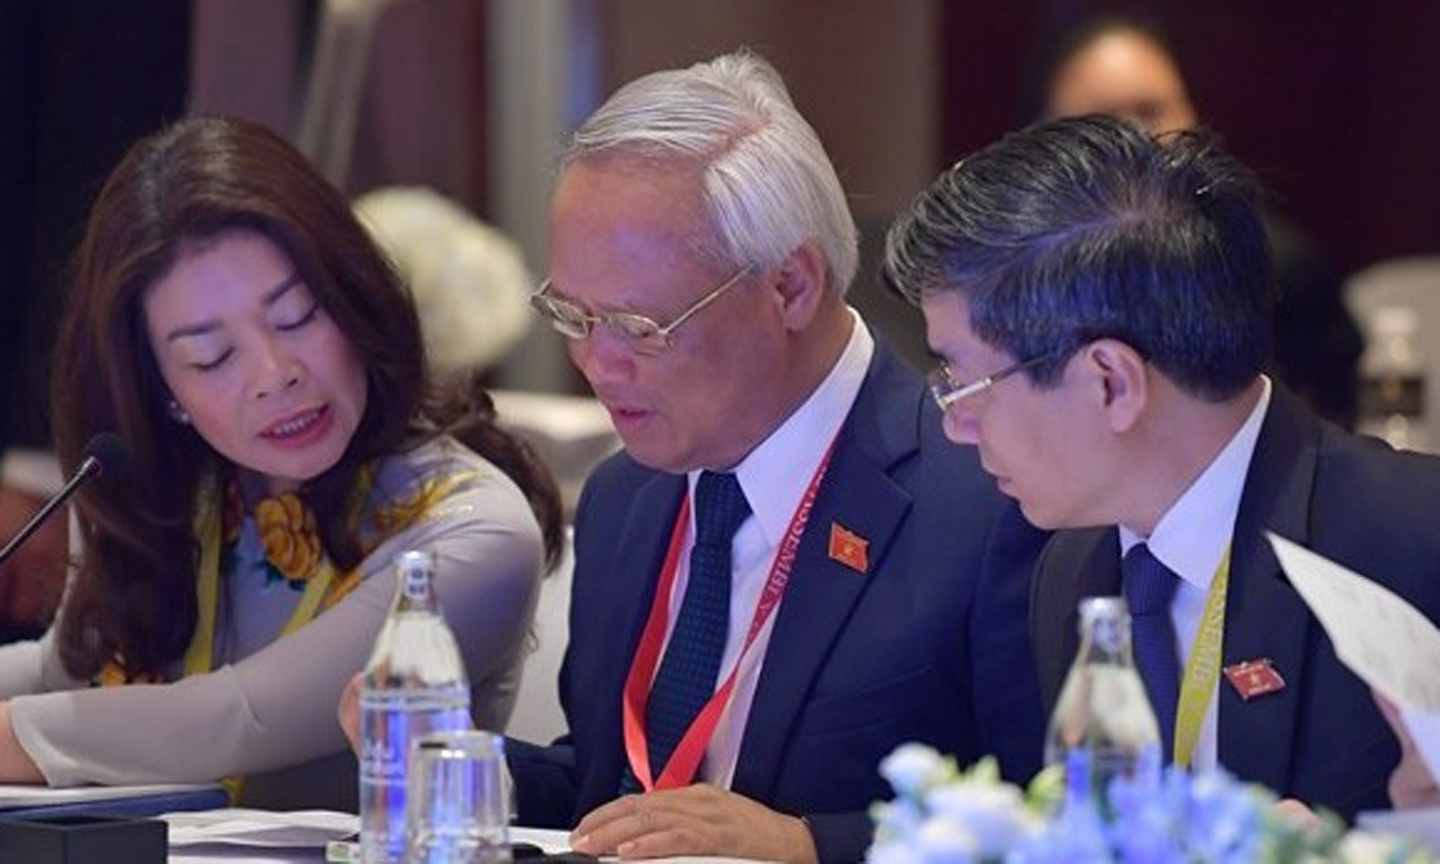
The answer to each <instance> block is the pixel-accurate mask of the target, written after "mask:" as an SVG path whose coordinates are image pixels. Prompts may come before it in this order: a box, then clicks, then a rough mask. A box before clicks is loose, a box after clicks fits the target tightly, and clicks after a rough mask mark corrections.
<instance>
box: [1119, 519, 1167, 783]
mask: <svg viewBox="0 0 1440 864" xmlns="http://www.w3.org/2000/svg"><path fill="white" fill-rule="evenodd" d="M1120 571H1121V574H1122V576H1123V578H1124V583H1125V603H1126V605H1127V606H1129V607H1130V623H1131V634H1132V638H1131V643H1132V644H1133V645H1134V648H1135V663H1136V665H1138V666H1139V667H1140V677H1141V678H1142V679H1144V681H1145V693H1146V694H1147V695H1148V696H1149V697H1150V707H1151V708H1152V709H1153V710H1154V711H1155V720H1156V722H1158V723H1159V724H1160V740H1161V742H1162V743H1163V744H1164V747H1165V761H1166V763H1167V764H1168V763H1169V762H1170V761H1171V760H1173V758H1174V748H1175V705H1176V702H1177V701H1178V700H1179V695H1180V657H1179V655H1178V653H1177V649H1176V644H1177V640H1176V637H1175V623H1174V621H1173V620H1171V618H1170V601H1172V600H1174V599H1175V591H1176V589H1178V588H1179V587H1180V577H1178V576H1176V575H1175V574H1174V573H1173V572H1171V570H1170V568H1169V567H1166V566H1165V565H1164V564H1161V563H1160V562H1159V560H1157V559H1156V558H1155V556H1154V555H1151V554H1150V550H1149V548H1147V547H1146V545H1145V544H1144V543H1137V544H1136V545H1135V546H1132V547H1131V548H1130V551H1129V552H1126V553H1125V560H1124V561H1122V562H1121V564H1120Z"/></svg>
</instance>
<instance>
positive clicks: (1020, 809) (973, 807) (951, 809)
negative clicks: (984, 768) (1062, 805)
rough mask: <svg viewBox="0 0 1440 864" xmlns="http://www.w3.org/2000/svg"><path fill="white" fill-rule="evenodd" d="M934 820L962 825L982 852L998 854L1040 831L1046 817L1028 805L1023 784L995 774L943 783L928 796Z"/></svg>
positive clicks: (926, 802)
mask: <svg viewBox="0 0 1440 864" xmlns="http://www.w3.org/2000/svg"><path fill="white" fill-rule="evenodd" d="M925 805H926V807H927V808H929V810H930V813H931V814H932V819H931V821H932V822H940V823H942V824H950V825H963V826H964V827H965V832H966V833H967V834H968V835H970V838H971V841H972V843H973V845H974V848H975V849H976V850H977V851H978V852H979V854H981V855H988V856H998V855H1001V854H1003V853H1004V852H1006V851H1008V850H1010V849H1013V848H1016V847H1018V846H1020V845H1021V844H1023V843H1024V842H1025V841H1026V840H1028V839H1030V837H1032V836H1034V835H1035V834H1038V833H1039V832H1040V829H1041V828H1042V827H1044V824H1045V820H1044V819H1042V818H1041V817H1040V816H1038V815H1037V814H1035V813H1032V812H1031V811H1030V810H1028V809H1027V808H1026V806H1025V796H1024V794H1023V793H1022V792H1021V791H1020V787H1018V786H1014V785H1011V784H1009V783H1001V782H999V777H998V775H997V776H996V777H993V778H985V779H980V780H971V781H967V782H963V783H955V784H953V785H950V786H942V787H940V788H938V789H934V790H932V791H931V792H930V794H928V795H926V796H925Z"/></svg>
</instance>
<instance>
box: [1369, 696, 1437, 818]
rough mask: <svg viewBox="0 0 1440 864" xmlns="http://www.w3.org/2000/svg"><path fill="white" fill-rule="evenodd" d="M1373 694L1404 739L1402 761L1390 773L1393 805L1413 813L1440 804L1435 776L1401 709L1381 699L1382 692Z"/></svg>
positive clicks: (1401, 741) (1392, 728)
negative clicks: (1421, 752) (1407, 725)
mask: <svg viewBox="0 0 1440 864" xmlns="http://www.w3.org/2000/svg"><path fill="white" fill-rule="evenodd" d="M1370 695H1372V696H1374V697H1375V704H1376V705H1378V706H1380V713H1381V714H1384V715H1385V720H1386V722H1388V723H1389V724H1390V729H1391V731H1393V732H1394V733H1395V737H1396V738H1399V739H1400V762H1399V764H1397V765H1396V766H1395V770H1394V771H1393V772H1391V774H1390V806H1391V807H1394V808H1395V809H1396V810H1410V809H1413V808H1417V807H1433V806H1435V805H1436V804H1440V788H1437V787H1436V785H1435V777H1434V775H1432V774H1431V773H1430V768H1429V767H1428V766H1427V765H1426V764H1425V759H1424V758H1423V757H1422V756H1421V755H1420V751H1419V750H1417V749H1416V748H1415V742H1414V741H1413V740H1411V738H1410V732H1409V730H1407V729H1406V728H1405V722H1404V721H1403V720H1401V719H1400V709H1399V708H1398V707H1397V706H1396V705H1395V703H1394V702H1391V701H1390V700H1389V699H1386V698H1385V697H1384V696H1381V695H1380V692H1379V691H1378V690H1373V689H1372V690H1371V691H1370Z"/></svg>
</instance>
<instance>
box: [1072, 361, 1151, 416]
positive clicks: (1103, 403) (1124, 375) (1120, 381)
mask: <svg viewBox="0 0 1440 864" xmlns="http://www.w3.org/2000/svg"><path fill="white" fill-rule="evenodd" d="M1080 357H1081V361H1082V369H1084V370H1085V374H1086V375H1087V376H1089V379H1090V380H1091V381H1092V382H1093V385H1094V394H1095V398H1096V399H1097V400H1098V401H1099V404H1100V407H1101V410H1102V411H1103V412H1104V414H1105V417H1106V422H1107V423H1108V425H1109V427H1110V430H1111V431H1112V432H1126V431H1129V430H1130V429H1131V428H1132V427H1133V426H1134V425H1135V423H1136V422H1137V421H1138V420H1139V418H1140V416H1141V415H1142V414H1144V412H1145V406H1146V404H1147V403H1148V401H1149V399H1150V379H1149V376H1148V375H1147V374H1146V366H1145V359H1144V358H1143V357H1141V356H1140V353H1139V352H1138V351H1136V350H1135V349H1134V348H1131V347H1130V346H1129V345H1127V344H1125V343H1124V342H1121V341H1119V340H1118V339H1098V340H1096V341H1094V342H1091V343H1090V344H1089V345H1086V346H1085V347H1084V348H1082V349H1081V351H1080Z"/></svg>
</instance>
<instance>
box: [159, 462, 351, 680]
mask: <svg viewBox="0 0 1440 864" xmlns="http://www.w3.org/2000/svg"><path fill="white" fill-rule="evenodd" d="M206 485H207V487H208V488H202V489H201V491H200V496H199V497H200V506H199V508H198V509H197V512H196V514H195V534H196V536H197V537H198V538H199V540H200V572H199V573H198V574H197V576H196V581H195V594H196V601H197V603H198V606H199V608H198V609H197V610H196V611H197V616H196V621H195V635H194V636H193V637H191V639H190V645H189V647H188V648H186V649H185V671H184V674H185V677H187V678H188V677H190V676H191V675H199V674H203V673H205V672H209V671H211V670H212V669H213V668H214V663H215V619H216V616H217V614H218V610H219V608H220V548H221V547H222V546H223V545H224V543H223V542H222V540H221V536H222V534H223V533H224V530H225V529H224V526H223V524H222V523H223V522H224V520H223V519H222V518H221V517H220V512H219V508H220V506H221V504H220V502H221V496H220V495H218V494H212V493H215V492H216V491H217V490H216V489H215V488H214V487H215V485H216V484H215V483H214V482H213V481H209V482H207V484H206ZM334 581H335V568H334V567H333V566H331V564H330V558H329V557H328V556H326V555H324V554H322V555H321V556H320V561H319V562H318V564H317V566H316V570H315V573H314V574H313V575H311V576H310V578H309V579H308V580H306V582H305V591H304V593H302V594H301V595H300V602H299V603H297V604H295V610H294V611H293V612H291V613H290V620H288V621H286V622H285V626H284V627H283V628H281V630H280V635H281V636H282V637H284V636H289V635H290V634H291V633H294V632H295V631H296V630H299V629H300V628H301V627H304V626H305V625H306V624H308V623H310V621H311V619H313V618H314V617H315V613H316V612H317V611H318V610H319V609H320V601H322V600H323V599H325V595H326V593H327V592H329V590H330V586H331V584H332V583H333V582H334Z"/></svg>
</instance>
